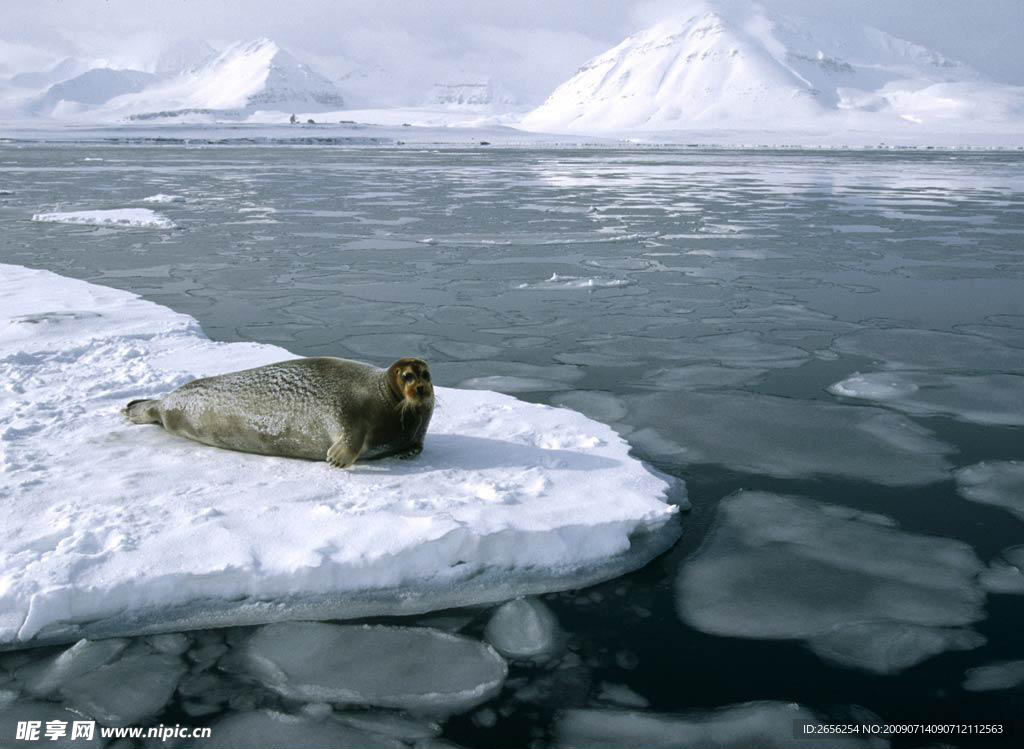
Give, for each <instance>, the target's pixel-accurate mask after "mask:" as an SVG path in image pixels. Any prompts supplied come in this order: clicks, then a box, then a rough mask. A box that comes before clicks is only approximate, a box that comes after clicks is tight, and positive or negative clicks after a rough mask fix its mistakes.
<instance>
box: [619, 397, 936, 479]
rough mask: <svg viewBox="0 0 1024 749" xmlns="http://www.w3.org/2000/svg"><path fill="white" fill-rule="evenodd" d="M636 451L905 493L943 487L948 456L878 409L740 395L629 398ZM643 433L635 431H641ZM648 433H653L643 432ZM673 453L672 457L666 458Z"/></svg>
mask: <svg viewBox="0 0 1024 749" xmlns="http://www.w3.org/2000/svg"><path fill="white" fill-rule="evenodd" d="M627 402H628V405H629V409H630V414H629V416H628V417H627V418H626V419H625V421H626V422H627V423H628V424H631V425H634V426H637V427H638V431H637V432H633V433H630V435H629V439H630V441H631V442H633V443H634V444H637V445H639V446H643V447H645V448H646V447H647V445H650V446H652V447H653V448H657V445H658V439H660V440H661V441H662V442H663V444H664V446H665V451H664V452H655V454H666V455H674V456H675V458H676V459H678V460H682V461H684V462H685V463H688V464H696V463H717V464H720V465H726V466H729V467H730V468H733V469H735V470H740V471H749V472H752V473H760V474H768V475H769V476H777V477H780V478H799V477H807V476H826V475H834V476H844V477H847V478H852V479H859V480H862V481H874V482H877V483H880V484H888V485H893V486H906V485H914V484H925V483H929V482H932V481H941V480H943V479H944V478H946V477H947V476H948V475H949V471H950V469H951V466H950V464H949V463H948V462H947V459H946V456H947V455H949V454H951V453H953V452H954V449H953V447H951V446H950V445H947V444H945V443H943V442H941V441H939V440H938V439H936V438H935V437H934V436H933V435H932V433H931V432H929V431H928V430H926V429H924V428H923V427H921V426H918V425H916V424H914V423H912V422H911V421H909V420H908V419H905V418H904V417H902V416H899V415H897V414H894V413H891V412H889V411H887V410H885V409H881V408H877V409H876V408H867V407H864V406H846V405H832V404H827V403H818V402H813V401H802V400H797V399H794V398H781V397H777V396H771V395H761V394H754V393H744V392H721V393H696V392H672V393H655V394H652V395H640V396H632V397H630V398H628V399H627ZM641 426H642V427H643V429H642V430H641V429H640V427H641ZM647 430H652V431H651V432H647ZM641 432H643V434H642V433H641ZM672 446H677V447H678V449H674V448H673V449H674V451H673V452H671V453H670V452H668V449H670V448H672Z"/></svg>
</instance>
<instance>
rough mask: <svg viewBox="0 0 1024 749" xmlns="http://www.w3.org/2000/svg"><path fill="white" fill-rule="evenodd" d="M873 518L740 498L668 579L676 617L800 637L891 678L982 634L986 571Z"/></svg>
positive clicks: (798, 502)
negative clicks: (976, 626) (981, 578)
mask: <svg viewBox="0 0 1024 749" xmlns="http://www.w3.org/2000/svg"><path fill="white" fill-rule="evenodd" d="M894 525H895V524H894V523H893V521H892V520H891V519H890V518H888V517H885V516H882V515H872V514H867V513H862V512H858V511H857V510H853V509H850V508H846V507H839V506H836V505H826V504H819V503H816V502H814V501H812V500H809V499H805V498H800V497H787V496H780V495H776V494H767V493H762V492H740V493H738V494H736V495H733V496H732V497H729V498H727V499H724V500H722V502H721V503H720V504H719V506H718V516H717V520H716V525H715V527H714V529H713V531H712V533H711V535H710V537H709V539H708V540H707V541H705V542H704V545H703V546H702V547H701V549H700V550H699V551H698V552H697V554H696V555H695V556H694V557H693V558H691V559H689V560H687V561H686V562H684V563H683V566H682V569H681V571H680V574H679V577H678V579H677V582H676V596H677V607H678V610H679V614H680V616H681V617H682V618H683V620H684V621H686V622H687V623H688V624H690V625H691V626H693V627H696V628H697V629H700V630H702V631H704V632H711V633H714V634H717V635H724V636H727V637H751V638H767V639H797V640H805V641H807V643H808V645H809V646H810V648H811V650H813V651H814V652H815V653H816V654H817V655H818V656H820V657H822V658H825V659H826V660H829V661H832V662H835V663H839V664H841V665H845V666H851V667H854V668H859V669H863V670H866V671H872V672H875V673H894V672H897V671H901V670H903V669H905V668H908V667H910V666H912V665H914V664H916V663H919V662H921V661H923V660H925V659H926V658H929V657H931V656H933V655H936V654H938V653H941V652H944V651H948V650H970V649H972V648H975V647H978V646H979V645H981V644H983V643H984V642H985V638H984V637H983V636H982V635H980V634H978V633H977V632H975V631H973V630H972V629H969V625H970V624H972V623H974V622H977V621H979V620H981V619H983V618H984V610H983V607H984V602H985V594H984V591H983V590H982V589H981V586H980V585H979V584H978V581H977V575H978V574H979V573H980V572H981V571H982V570H983V569H984V568H983V565H982V563H981V561H980V560H979V559H978V558H977V556H976V555H975V554H974V551H973V550H972V549H971V548H970V547H969V546H967V545H966V544H964V543H962V542H960V541H955V540H952V539H946V538H938V537H931V536H922V535H917V534H913V533H908V532H906V531H902V530H898V529H896V528H895V527H893V526H894Z"/></svg>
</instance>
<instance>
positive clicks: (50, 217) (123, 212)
mask: <svg viewBox="0 0 1024 749" xmlns="http://www.w3.org/2000/svg"><path fill="white" fill-rule="evenodd" d="M32 220H33V221H42V222H44V223H56V224H89V225H92V226H134V227H147V228H153V229H173V228H174V222H173V221H171V220H170V219H169V218H167V217H166V216H161V215H160V214H159V213H156V212H155V211H151V210H150V209H148V208H115V209H113V210H105V211H53V212H51V213H36V214H34V215H33V216H32Z"/></svg>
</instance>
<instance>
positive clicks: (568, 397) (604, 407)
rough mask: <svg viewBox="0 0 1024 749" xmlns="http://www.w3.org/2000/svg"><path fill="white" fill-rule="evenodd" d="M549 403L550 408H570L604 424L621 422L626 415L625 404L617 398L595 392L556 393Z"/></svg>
mask: <svg viewBox="0 0 1024 749" xmlns="http://www.w3.org/2000/svg"><path fill="white" fill-rule="evenodd" d="M550 402H551V405H552V406H561V407H564V408H571V409H573V410H575V411H579V412H580V413H583V414H586V415H587V416H589V417H590V418H591V419H597V420H598V421H602V422H604V423H605V424H611V423H614V422H616V421H621V420H622V419H623V418H624V417H625V416H626V414H627V413H628V410H627V409H626V404H625V403H623V401H622V399H621V398H620V397H619V396H617V395H613V394H612V393H603V392H598V391H595V390H574V391H569V392H563V393H557V394H555V395H553V396H552V397H551V400H550Z"/></svg>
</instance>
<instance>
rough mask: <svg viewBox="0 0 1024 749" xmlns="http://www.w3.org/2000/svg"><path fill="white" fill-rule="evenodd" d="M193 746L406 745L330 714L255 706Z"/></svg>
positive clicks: (390, 748) (374, 748)
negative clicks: (291, 712)
mask: <svg viewBox="0 0 1024 749" xmlns="http://www.w3.org/2000/svg"><path fill="white" fill-rule="evenodd" d="M190 746H193V747H211V749H323V747H336V746H344V747H360V749H402V747H404V746H405V744H403V743H402V742H400V741H397V740H395V739H390V738H386V737H384V736H374V735H371V734H368V733H365V732H363V731H359V730H357V729H355V728H352V727H351V726H347V725H344V724H343V723H340V722H339V721H336V720H332V719H331V718H330V717H324V718H319V719H318V718H315V717H308V716H304V715H288V714H286V713H281V712H277V711H274V710H254V711H250V712H244V713H237V714H234V715H229V716H228V717H226V718H222V719H221V720H218V721H216V722H215V723H213V724H211V726H210V736H209V737H208V738H202V739H194V740H193V742H192V744H191V745H190Z"/></svg>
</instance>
